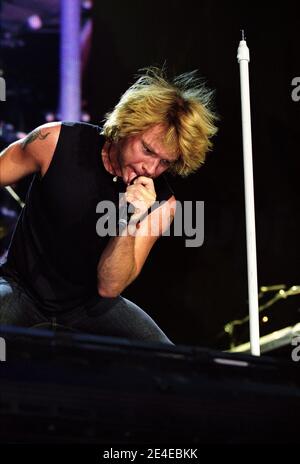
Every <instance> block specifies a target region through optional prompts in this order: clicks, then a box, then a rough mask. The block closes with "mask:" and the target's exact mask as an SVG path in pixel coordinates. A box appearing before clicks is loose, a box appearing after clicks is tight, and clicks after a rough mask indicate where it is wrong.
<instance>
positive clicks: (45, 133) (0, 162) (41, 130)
mask: <svg viewBox="0 0 300 464" xmlns="http://www.w3.org/2000/svg"><path fill="white" fill-rule="evenodd" d="M59 131H60V123H57V122H55V123H50V124H44V125H42V126H40V127H37V128H36V129H34V130H33V131H32V132H30V133H29V134H28V135H27V136H26V137H24V138H23V139H20V140H17V141H16V142H14V143H11V144H10V145H9V146H8V147H7V148H5V149H4V150H3V151H2V152H1V153H0V187H4V186H6V185H10V184H14V183H15V182H17V181H18V180H20V179H22V178H23V177H25V176H27V175H29V174H32V173H34V172H38V171H41V172H42V173H43V172H44V171H45V170H46V169H47V167H48V165H49V164H50V161H51V158H52V156H53V153H54V150H55V146H56V144H57V140H58V136H59Z"/></svg>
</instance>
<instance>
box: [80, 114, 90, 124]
mask: <svg viewBox="0 0 300 464" xmlns="http://www.w3.org/2000/svg"><path fill="white" fill-rule="evenodd" d="M90 120H91V115H90V114H89V113H82V114H81V121H84V122H89V121H90Z"/></svg>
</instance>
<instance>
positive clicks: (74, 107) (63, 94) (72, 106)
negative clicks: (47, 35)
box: [60, 0, 81, 121]
mask: <svg viewBox="0 0 300 464" xmlns="http://www.w3.org/2000/svg"><path fill="white" fill-rule="evenodd" d="M60 7H61V35H60V119H61V120H69V121H78V120H80V117H81V76H80V13H81V0H60Z"/></svg>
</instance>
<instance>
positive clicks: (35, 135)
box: [21, 129, 50, 149]
mask: <svg viewBox="0 0 300 464" xmlns="http://www.w3.org/2000/svg"><path fill="white" fill-rule="evenodd" d="M49 134H50V132H47V133H46V134H42V131H41V129H34V130H33V131H32V132H30V133H29V134H28V135H27V136H26V137H25V138H24V140H23V142H22V144H21V147H22V148H23V149H24V148H26V147H27V145H29V144H30V143H32V142H34V141H35V140H36V139H39V140H45V138H46V137H47V136H48V135H49Z"/></svg>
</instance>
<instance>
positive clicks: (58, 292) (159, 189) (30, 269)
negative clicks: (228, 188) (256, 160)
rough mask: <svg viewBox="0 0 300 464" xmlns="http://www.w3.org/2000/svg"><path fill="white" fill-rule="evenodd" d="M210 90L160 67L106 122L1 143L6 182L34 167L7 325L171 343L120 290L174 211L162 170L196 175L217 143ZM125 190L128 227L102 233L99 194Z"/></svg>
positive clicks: (5, 295) (15, 244) (1, 286)
mask: <svg viewBox="0 0 300 464" xmlns="http://www.w3.org/2000/svg"><path fill="white" fill-rule="evenodd" d="M210 97H211V93H210V92H209V91H207V89H205V87H204V86H203V85H202V84H201V83H200V81H199V80H198V79H197V78H196V77H195V73H194V72H192V73H186V74H183V75H180V76H178V77H177V78H175V79H174V80H173V81H169V80H167V78H166V77H165V75H164V73H163V72H162V71H160V70H158V69H155V68H149V69H148V70H146V71H145V73H144V74H142V75H140V76H139V78H138V80H137V81H136V82H135V83H134V84H133V85H132V86H131V87H130V88H129V89H128V90H127V91H126V92H125V93H124V95H123V96H122V97H121V99H120V101H119V103H118V104H117V105H116V106H115V108H114V109H113V111H112V112H110V113H109V114H107V115H106V117H105V120H104V125H103V127H101V128H100V127H99V126H96V125H91V124H86V123H80V122H55V123H50V124H44V125H42V126H40V127H38V128H37V129H35V130H33V131H32V132H31V133H30V134H28V135H27V136H26V137H25V138H23V139H21V140H18V141H16V142H14V143H12V144H11V145H10V146H9V147H7V148H6V149H5V150H4V151H3V152H2V153H1V157H0V186H2V187H4V186H6V185H10V184H13V183H15V182H17V181H18V180H19V179H21V178H22V177H24V176H26V175H28V174H32V173H35V175H34V177H33V181H32V183H31V186H30V188H29V191H28V193H27V197H26V205H25V207H24V208H23V210H22V212H21V214H20V216H19V219H18V222H17V225H16V228H15V231H14V234H13V238H12V241H11V244H10V247H9V250H8V256H7V259H6V262H5V263H4V264H3V265H2V267H1V268H0V275H1V277H0V324H11V325H18V326H23V327H44V326H45V325H46V324H47V323H48V324H49V323H50V325H51V327H53V329H55V328H56V327H57V326H60V325H61V326H64V327H68V328H69V329H70V330H74V331H83V332H87V333H95V334H99V335H111V336H119V337H125V338H129V339H133V340H144V341H158V342H162V343H169V344H170V343H172V342H171V341H170V340H169V338H168V337H167V336H166V335H165V334H164V333H163V331H162V330H161V329H160V328H159V327H158V325H157V324H156V323H155V322H154V321H153V319H152V318H150V316H149V315H147V314H146V313H145V312H144V311H143V310H142V309H141V308H139V307H138V306H137V305H135V304H134V303H132V302H131V301H129V300H127V299H125V298H124V297H122V296H121V293H122V292H123V290H124V289H125V288H126V287H127V286H128V285H130V283H131V282H132V281H133V280H134V279H136V277H137V276H138V275H139V273H140V272H141V270H142V267H143V265H144V263H145V260H146V259H147V257H148V255H149V252H150V250H151V248H152V246H153V245H154V243H155V241H156V240H157V238H158V237H159V236H161V235H162V234H163V233H164V231H165V230H166V228H167V227H169V224H170V223H171V221H172V219H173V216H174V213H175V208H176V200H175V197H174V195H173V192H172V191H171V189H170V187H169V185H168V183H167V181H166V179H165V177H164V176H163V173H164V172H166V171H169V172H171V173H173V174H178V175H180V176H187V175H189V174H190V173H192V172H194V171H196V170H197V169H198V168H199V167H200V166H201V165H202V164H203V163H204V160H205V156H206V153H207V152H208V151H209V150H210V149H211V147H212V143H211V138H212V136H213V135H214V134H215V133H216V127H215V120H216V117H215V115H214V113H213V112H212V110H211V108H210V102H211V98H210ZM122 192H123V193H124V195H125V198H126V200H127V202H128V204H130V205H131V206H132V208H133V214H132V217H131V219H130V220H129V222H128V223H127V224H126V223H125V227H124V223H123V227H122V228H120V229H119V231H118V233H117V234H110V236H109V235H108V236H102V235H99V234H98V233H97V230H96V223H97V220H98V219H99V215H98V214H97V205H98V204H99V202H101V201H111V202H112V203H113V204H115V205H118V202H119V194H120V193H122ZM157 201H158V202H162V204H160V206H159V207H157V208H156V209H154V210H153V209H151V210H150V208H151V206H153V205H154V203H155V202H157ZM147 212H148V214H147ZM153 225H154V226H155V227H153ZM129 229H130V230H129ZM151 230H152V231H153V230H155V231H156V232H157V233H155V234H153V233H150V232H149V231H151Z"/></svg>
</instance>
